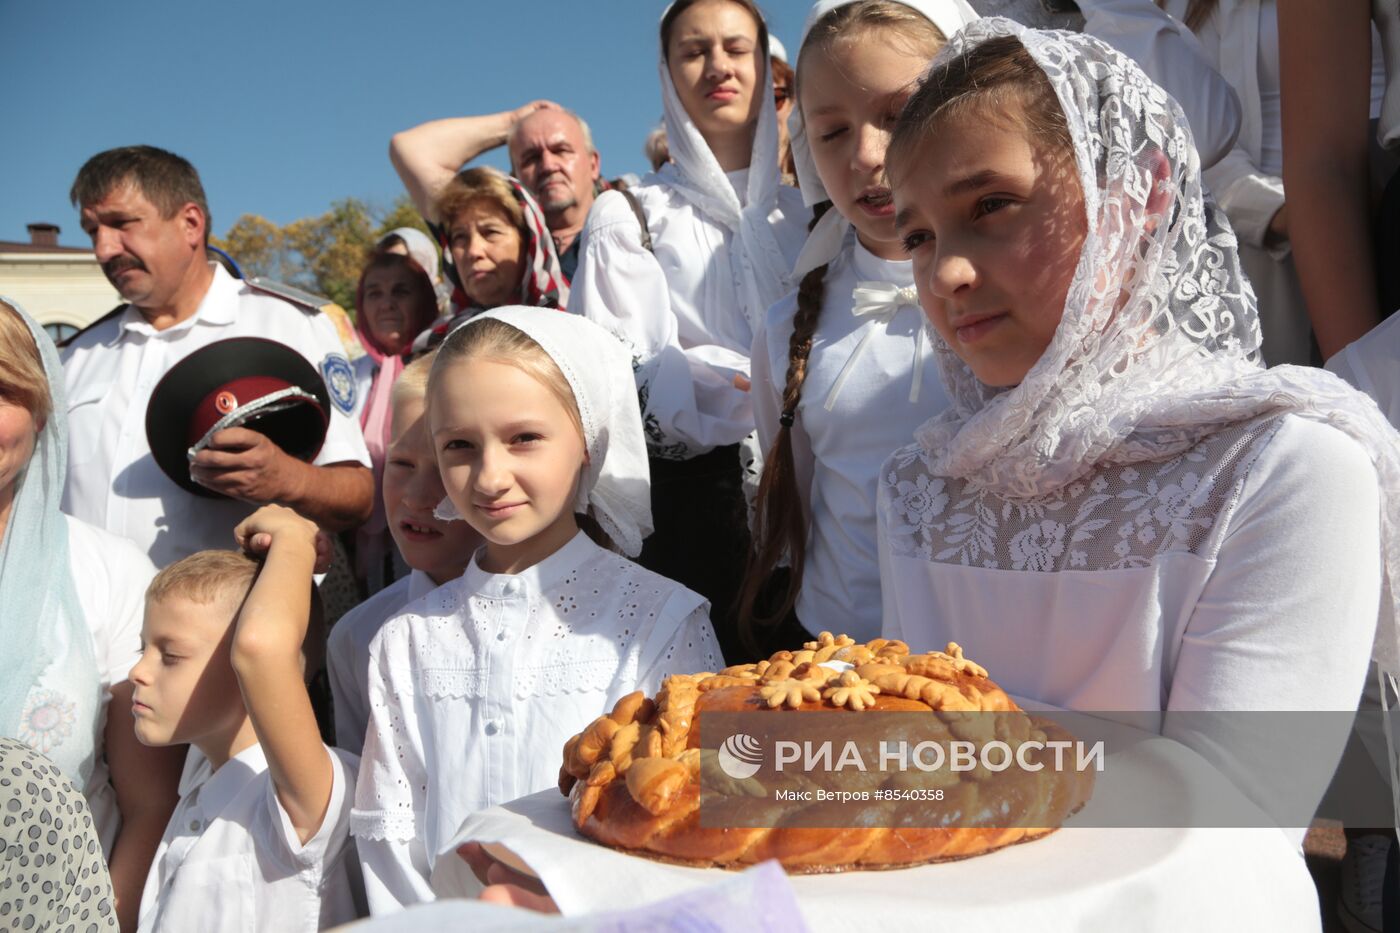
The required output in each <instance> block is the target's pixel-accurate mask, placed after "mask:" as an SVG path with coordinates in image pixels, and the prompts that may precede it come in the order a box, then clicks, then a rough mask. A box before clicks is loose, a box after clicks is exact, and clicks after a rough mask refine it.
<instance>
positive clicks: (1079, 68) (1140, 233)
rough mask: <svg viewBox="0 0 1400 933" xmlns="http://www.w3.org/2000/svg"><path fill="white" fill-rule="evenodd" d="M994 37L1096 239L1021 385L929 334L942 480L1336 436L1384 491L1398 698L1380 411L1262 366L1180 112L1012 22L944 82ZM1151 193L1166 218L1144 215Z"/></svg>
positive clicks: (1398, 569)
mask: <svg viewBox="0 0 1400 933" xmlns="http://www.w3.org/2000/svg"><path fill="white" fill-rule="evenodd" d="M998 36H1015V37H1016V38H1017V39H1018V40H1019V41H1020V42H1021V43H1022V44H1023V45H1024V46H1025V47H1026V49H1027V51H1029V53H1030V55H1031V57H1032V58H1033V59H1034V60H1035V62H1036V63H1037V64H1038V65H1039V66H1040V67H1041V69H1042V70H1043V71H1044V72H1045V74H1046V76H1047V77H1048V78H1049V79H1050V83H1051V85H1052V86H1053V87H1054V89H1055V93H1056V96H1057V98H1058V100H1059V103H1060V107H1061V109H1062V110H1063V111H1064V113H1065V116H1066V118H1067V122H1068V125H1069V132H1070V137H1071V140H1072V142H1073V145H1074V155H1075V165H1076V167H1077V169H1078V174H1079V180H1080V185H1081V187H1082V188H1083V190H1084V209H1085V212H1086V214H1087V220H1088V235H1087V237H1086V239H1085V241H1084V247H1083V250H1082V252H1081V254H1080V256H1079V260H1078V265H1077V268H1076V270H1075V274H1074V278H1073V281H1072V282H1071V283H1070V286H1069V292H1068V295H1067V297H1066V299H1065V308H1064V314H1063V317H1062V318H1061V321H1060V324H1059V327H1058V328H1057V330H1056V331H1055V335H1054V337H1053V338H1052V340H1051V342H1050V345H1049V346H1048V347H1047V348H1046V350H1045V352H1044V353H1043V354H1042V355H1041V357H1040V359H1039V360H1038V361H1037V362H1036V363H1035V365H1034V366H1032V367H1031V369H1030V371H1029V372H1028V373H1027V374H1026V376H1025V377H1024V378H1023V379H1022V380H1021V383H1020V384H1019V385H1017V386H1015V387H1012V388H996V387H991V386H987V385H985V384H983V383H982V382H980V381H979V380H978V379H977V377H976V376H975V375H974V374H973V372H972V370H971V369H970V368H969V367H968V366H967V364H965V363H964V362H963V361H962V360H961V359H959V358H958V356H957V355H956V354H955V353H954V352H953V350H952V349H951V348H950V347H949V346H948V344H947V343H946V342H944V341H943V340H942V339H941V338H940V337H938V336H937V335H936V334H935V335H934V338H933V343H934V347H935V352H936V353H937V355H938V362H939V368H940V370H941V372H942V376H943V381H944V384H945V385H946V387H947V390H948V397H949V398H950V399H951V400H952V405H951V406H950V407H949V408H948V410H946V411H945V412H943V413H942V414H940V415H938V416H936V417H934V418H932V419H930V420H929V421H928V422H926V423H925V424H924V425H923V426H922V427H921V428H920V429H919V431H918V433H917V437H918V441H919V443H920V445H921V446H922V447H923V448H924V449H925V450H926V451H927V452H928V454H929V463H930V467H931V469H932V470H933V471H934V472H936V473H940V474H944V475H949V476H954V477H960V478H967V479H971V480H973V481H975V482H977V483H978V484H981V485H983V486H985V487H987V488H989V489H991V490H992V491H994V492H997V493H999V494H1001V495H1004V496H1009V497H1018V498H1027V497H1034V496H1040V495H1045V494H1049V493H1053V492H1055V491H1056V490H1058V489H1060V488H1061V487H1063V486H1065V485H1067V484H1068V483H1070V482H1072V481H1074V480H1076V479H1078V478H1079V477H1081V476H1083V475H1085V474H1086V473H1087V472H1089V471H1090V470H1091V469H1093V468H1094V467H1096V466H1099V465H1108V464H1129V463H1137V462H1141V461H1155V460H1163V459H1166V458H1168V457H1171V456H1173V455H1175V454H1177V453H1180V452H1182V451H1184V450H1186V449H1187V448H1189V447H1192V446H1194V445H1195V444H1196V443H1198V442H1199V441H1200V440H1201V439H1203V438H1204V437H1206V436H1208V435H1210V434H1212V433H1214V432H1216V431H1219V430H1221V429H1223V428H1225V427H1227V426H1229V425H1232V424H1236V423H1238V422H1242V421H1246V420H1248V419H1251V418H1255V417H1258V416H1261V415H1266V414H1271V413H1277V414H1294V415H1297V416H1299V417H1302V418H1307V419H1309V420H1312V421H1319V422H1322V423H1324V424H1329V425H1331V426H1332V427H1334V428H1336V429H1337V430H1339V431H1341V432H1343V433H1344V434H1346V435H1347V436H1348V437H1350V438H1352V439H1353V440H1355V441H1356V442H1357V443H1358V444H1360V445H1361V447H1362V448H1363V449H1365V450H1366V452H1367V454H1368V455H1369V456H1370V458H1371V461H1372V463H1373V464H1374V466H1375V468H1376V473H1377V475H1378V478H1379V485H1380V493H1381V516H1380V517H1381V545H1382V551H1383V554H1382V557H1383V564H1384V567H1385V572H1386V578H1387V583H1388V584H1389V585H1388V586H1387V588H1386V593H1387V595H1386V597H1385V598H1384V599H1383V600H1382V606H1381V619H1380V623H1379V625H1378V628H1377V632H1376V641H1375V648H1374V653H1373V656H1374V658H1375V660H1376V661H1377V662H1378V663H1379V665H1380V666H1381V668H1382V669H1383V670H1384V671H1386V672H1387V674H1388V675H1389V676H1390V678H1391V681H1392V683H1394V675H1395V673H1396V671H1397V670H1400V628H1397V624H1396V623H1397V617H1398V616H1400V605H1397V602H1396V596H1400V589H1397V587H1396V586H1395V584H1396V583H1397V582H1400V436H1398V435H1397V434H1396V432H1395V430H1394V429H1393V428H1392V427H1391V425H1390V423H1389V422H1388V421H1387V420H1386V419H1385V417H1384V416H1383V415H1382V414H1381V412H1380V409H1378V408H1377V407H1376V405H1375V403H1374V402H1373V401H1372V400H1371V399H1370V398H1368V397H1367V396H1365V395H1363V394H1361V393H1360V392H1357V391H1356V390H1354V389H1352V388H1351V387H1350V386H1348V385H1347V384H1346V383H1344V382H1343V381H1342V380H1340V379H1338V378H1336V377H1335V376H1333V375H1332V374H1331V373H1327V372H1324V371H1322V370H1320V369H1312V368H1309V367H1300V366H1276V367H1274V368H1273V369H1265V368H1264V367H1263V365H1262V364H1261V362H1260V359H1259V339H1260V334H1259V314H1258V309H1257V305H1256V301H1255V297H1254V292H1253V290H1252V289H1251V288H1250V286H1249V283H1248V281H1247V280H1246V279H1245V277H1244V275H1243V274H1242V273H1241V272H1240V264H1239V255H1238V250H1237V243H1236V240H1235V235H1234V233H1233V232H1232V231H1231V230H1230V226H1229V223H1228V222H1227V221H1226V220H1225V215H1224V212H1222V211H1221V210H1220V209H1219V208H1218V207H1217V206H1216V205H1215V204H1214V203H1213V202H1212V201H1209V200H1207V199H1206V197H1205V194H1204V192H1203V190H1202V187H1201V172H1200V162H1199V158H1198V156H1197V153H1196V146H1195V143H1194V141H1193V139H1192V137H1191V132H1190V130H1189V128H1188V126H1187V122H1186V118H1185V116H1184V114H1183V113H1182V110H1181V107H1180V106H1179V105H1178V104H1177V103H1176V101H1175V100H1173V99H1172V98H1171V97H1170V96H1169V95H1168V94H1167V93H1166V92H1165V91H1163V90H1162V89H1161V88H1160V87H1158V86H1157V85H1156V84H1154V83H1153V82H1152V81H1151V80H1150V79H1149V78H1148V77H1147V76H1146V75H1145V74H1144V73H1143V72H1142V70H1141V69H1140V68H1138V66H1137V65H1136V64H1134V63H1133V62H1132V61H1131V60H1129V59H1128V58H1127V57H1125V56H1123V55H1122V54H1120V53H1119V52H1117V51H1115V50H1114V49H1113V48H1111V47H1110V46H1108V45H1106V44H1105V43H1103V42H1101V41H1099V40H1098V39H1095V38H1092V37H1090V36H1085V35H1080V34H1075V33H1068V32H1038V31H1035V30H1028V29H1026V28H1024V27H1022V26H1020V25H1018V24H1016V23H1014V22H1011V21H1010V20H1006V19H983V20H980V21H979V22H977V23H974V24H972V25H970V26H968V27H967V28H966V29H965V30H963V32H962V33H961V34H960V35H959V36H958V37H957V38H955V39H954V40H953V41H952V42H951V43H950V44H949V45H948V47H947V48H945V49H944V50H943V52H942V53H940V55H939V56H938V58H937V59H935V61H934V65H933V67H935V68H937V67H938V66H939V65H941V64H942V63H943V62H946V61H948V60H950V59H952V58H953V57H954V56H958V55H962V54H964V52H966V51H968V50H970V49H973V48H975V47H976V46H978V45H980V44H981V43H983V42H985V41H987V40H988V39H991V38H994V37H998ZM1158 153H1160V155H1158ZM1163 160H1165V163H1166V172H1165V177H1159V176H1161V175H1162V170H1161V165H1162V162H1163ZM1154 188H1156V190H1157V191H1158V192H1160V193H1162V194H1164V195H1166V203H1165V205H1162V204H1161V201H1160V200H1158V201H1156V202H1155V203H1153V204H1151V206H1149V200H1150V199H1151V194H1152V192H1153V190H1154ZM1159 205H1160V206H1159Z"/></svg>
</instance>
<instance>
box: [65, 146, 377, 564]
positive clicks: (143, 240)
mask: <svg viewBox="0 0 1400 933" xmlns="http://www.w3.org/2000/svg"><path fill="white" fill-rule="evenodd" d="M72 199H73V203H74V205H75V206H77V207H78V208H79V209H80V211H81V215H82V225H83V229H84V230H85V231H87V233H88V235H89V236H90V237H91V238H92V243H93V249H94V251H95V253H96V255H97V260H98V262H100V263H101V264H102V270H103V272H104V273H105V274H106V275H107V278H108V280H109V281H111V283H112V284H113V285H114V286H115V287H116V289H117V291H119V292H120V293H121V295H122V297H123V298H125V299H126V301H127V304H124V305H122V306H121V307H119V308H117V309H116V310H115V311H113V312H112V313H111V314H109V315H107V316H106V317H105V318H103V319H101V320H99V321H98V322H97V323H96V324H94V325H92V326H91V327H89V328H87V329H86V330H84V331H83V332H82V333H80V334H78V335H77V336H76V337H75V338H74V339H73V341H72V342H71V343H70V344H69V346H68V348H67V350H66V351H65V354H64V360H63V362H64V375H65V379H66V382H67V390H68V415H69V435H70V449H69V457H68V478H67V485H66V488H65V490H64V496H63V509H64V511H65V512H68V513H69V514H71V515H73V516H75V517H77V518H81V519H83V520H84V521H87V522H89V523H90V524H93V525H96V526H98V527H99V528H105V529H107V530H108V531H111V532H114V533H116V534H119V535H121V536H123V537H127V538H130V539H132V540H133V541H135V542H136V543H137V544H138V545H139V546H140V547H141V548H142V549H143V550H145V551H146V552H147V553H148V554H149V555H150V557H151V559H152V560H153V561H154V562H155V564H156V565H157V566H158V567H161V566H165V565H167V564H170V563H172V562H173V561H175V560H177V559H179V558H181V557H184V556H187V555H189V554H192V553H194V552H195V551H199V550H202V549H205V548H210V547H227V546H228V538H229V533H230V531H231V529H232V528H233V526H234V525H236V524H237V523H238V522H239V521H241V520H242V519H244V518H246V517H247V516H248V515H249V514H250V513H251V512H252V511H253V509H254V507H256V506H258V505H263V504H266V503H270V502H277V503H281V504H283V505H287V506H289V507H291V508H293V509H295V510H296V511H297V512H298V513H300V514H301V515H303V516H305V517H306V518H309V519H311V520H313V521H315V522H317V523H318V524H320V525H321V526H322V527H324V528H327V529H329V530H332V531H342V530H346V529H349V528H353V527H355V526H357V525H359V524H360V523H361V522H363V521H364V520H365V519H366V518H367V517H368V516H369V513H370V503H371V496H372V494H373V488H374V479H373V476H372V474H371V473H370V470H369V454H368V452H367V451H366V449H365V444H364V438H363V437H362V436H361V434H360V428H359V425H358V423H357V422H356V421H355V420H354V419H353V418H352V417H351V413H352V411H353V409H354V405H355V381H354V376H353V372H352V370H351V368H350V364H349V362H348V361H347V360H346V359H345V357H344V354H343V351H342V349H341V346H340V343H339V341H338V339H337V337H336V335H335V330H334V327H333V326H332V325H331V323H330V322H329V321H328V320H327V319H326V318H325V317H324V316H323V315H321V314H320V313H318V312H316V311H315V310H314V309H310V308H303V307H299V306H295V305H291V304H289V303H288V302H286V301H285V300H283V299H281V298H279V297H275V296H273V295H270V294H268V293H266V292H262V291H259V290H258V289H255V288H253V287H252V286H249V285H248V284H246V283H244V282H241V281H239V280H237V279H234V278H233V277H231V276H230V275H229V274H228V273H227V272H226V271H224V269H223V268H222V267H221V266H218V265H217V264H212V263H209V262H208V261H207V260H206V258H205V244H206V241H207V239H208V229H209V211H208V208H207V206H206V201H205V197H204V189H203V186H202V185H201V184H200V181H199V175H198V174H197V173H196V172H195V170H194V167H193V166H191V165H190V164H189V163H188V162H187V161H185V160H184V159H182V158H180V157H179V156H177V155H174V154H173V153H169V152H165V151H163V150H161V149H156V148H153V147H150V146H132V147H127V148H123V149H112V150H108V151H106V152H102V153H99V154H97V155H95V156H93V157H92V158H91V159H89V160H88V162H87V163H86V164H85V165H84V166H83V167H82V169H81V170H80V171H79V172H78V177H77V180H76V181H75V182H74V184H73V190H72ZM240 336H259V337H266V338H270V339H272V340H276V341H279V342H281V343H284V344H287V345H288V346H290V347H292V348H293V349H295V350H297V351H298V352H300V353H301V354H302V355H303V356H305V357H306V358H307V360H308V361H310V362H311V363H312V365H314V366H316V367H317V369H318V370H319V371H320V373H321V375H322V376H323V377H324V378H325V380H326V387H327V390H328V392H329V395H330V398H331V401H332V403H333V404H332V406H331V408H332V412H331V423H330V426H329V429H328V431H327V434H326V441H325V445H324V446H323V447H322V448H321V452H320V454H319V455H318V456H317V458H316V460H315V463H314V464H308V463H303V462H302V461H300V460H297V459H296V458H294V457H291V456H289V455H288V454H287V453H286V452H284V451H283V450H281V449H280V448H278V447H277V446H276V445H274V444H273V443H272V442H271V441H269V440H268V439H267V437H265V436H264V435H262V434H259V433H257V432H255V431H251V430H248V429H246V428H232V429H229V430H226V431H222V432H220V433H219V434H216V435H215V437H214V439H213V443H211V444H210V445H209V449H207V450H203V451H201V452H200V453H199V454H198V455H197V456H196V457H195V458H194V459H193V460H192V461H191V464H190V475H191V477H192V478H193V479H194V480H195V481H196V482H198V483H200V484H201V485H203V486H205V487H207V488H209V489H211V490H213V491H214V492H217V493H221V494H222V495H223V496H226V497H228V498H221V499H202V498H197V497H196V496H194V495H193V494H191V493H189V492H187V491H185V490H183V489H181V488H180V487H179V486H177V485H176V484H175V483H174V482H173V481H171V480H170V479H169V477H167V476H166V475H165V474H164V473H163V472H162V471H161V470H160V468H159V467H158V466H157V465H156V463H155V461H154V459H153V458H152V457H151V453H150V449H149V445H148V443H147V440H146V431H145V419H146V408H147V405H148V403H149V402H150V398H151V393H152V390H153V389H154V388H155V386H156V384H157V383H158V382H159V381H160V379H161V377H162V376H163V375H164V374H165V372H166V371H167V370H169V369H170V367H172V366H173V365H174V364H175V363H177V362H179V361H180V360H181V359H183V358H184V357H186V356H188V355H189V354H190V353H191V352H193V351H195V350H197V349H199V348H200V347H203V346H207V345H208V344H210V343H213V342H215V341H217V340H223V339H226V338H229V337H240Z"/></svg>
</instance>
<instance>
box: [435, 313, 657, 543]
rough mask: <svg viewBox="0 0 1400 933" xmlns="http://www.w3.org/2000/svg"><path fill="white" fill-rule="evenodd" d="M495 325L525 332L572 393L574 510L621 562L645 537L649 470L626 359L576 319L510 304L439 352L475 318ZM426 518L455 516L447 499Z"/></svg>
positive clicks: (610, 339) (593, 327)
mask: <svg viewBox="0 0 1400 933" xmlns="http://www.w3.org/2000/svg"><path fill="white" fill-rule="evenodd" d="M488 320H495V321H500V322H501V323H503V324H508V325H510V326H511V327H514V328H515V329H516V330H518V331H520V332H521V333H523V334H525V335H526V336H527V337H529V338H530V339H531V340H533V341H535V343H537V344H539V345H540V348H541V349H543V350H544V352H545V353H547V354H548V355H549V358H550V359H551V360H553V361H554V364H555V365H556V366H558V367H559V371H560V372H562V373H563V374H564V379H565V380H566V381H567V382H568V383H569V388H570V389H571V390H572V391H573V395H574V401H575V402H576V403H577V404H578V411H579V415H580V420H582V421H583V439H584V446H585V448H586V449H587V451H588V464H587V465H586V466H585V467H584V470H583V476H582V478H581V479H580V480H579V485H578V498H577V499H576V500H575V502H574V511H575V512H577V513H581V514H585V515H589V516H591V517H592V518H593V520H594V521H596V522H597V523H598V525H599V526H600V527H601V528H602V529H603V531H605V532H606V533H607V535H608V537H609V538H611V539H612V540H613V543H614V544H616V545H617V546H618V547H619V548H621V550H622V553H624V554H626V555H627V556H628V557H636V556H637V555H638V554H640V553H641V551H642V539H643V538H645V537H646V536H647V535H649V534H651V531H652V523H651V470H650V467H649V466H648V465H647V447H646V438H645V436H644V435H643V434H642V416H641V411H640V409H639V408H638V407H637V385H636V382H635V381H634V379H633V376H632V358H631V356H630V355H628V353H627V351H626V350H625V349H624V348H623V346H622V343H621V342H619V341H618V339H617V338H616V337H614V336H612V335H611V334H609V333H608V332H607V331H605V330H604V329H603V328H601V327H599V326H598V325H597V324H594V323H593V322H592V321H589V320H587V319H585V318H582V317H580V316H578V315H576V314H560V313H559V312H558V311H555V310H553V309H550V308H533V307H526V306H524V305H512V306H508V307H503V308H494V309H492V310H490V311H483V312H482V313H481V314H478V315H477V316H476V317H473V318H472V319H471V320H470V321H468V322H467V323H465V324H463V325H462V326H461V327H459V328H457V329H456V330H454V331H453V332H452V333H451V334H450V335H448V337H447V340H446V341H444V343H443V351H449V352H450V347H451V344H452V342H453V341H460V340H463V339H465V338H466V336H467V335H468V334H469V333H470V332H471V328H472V327H473V326H474V325H476V324H477V323H479V322H481V321H488ZM434 514H435V515H436V516H437V517H438V518H440V519H444V520H449V521H451V520H458V519H461V517H462V516H461V515H460V513H458V512H457V509H456V508H455V507H454V506H453V505H452V500H451V499H444V500H443V501H442V504H441V505H439V506H438V508H437V510H436V511H435V512H434Z"/></svg>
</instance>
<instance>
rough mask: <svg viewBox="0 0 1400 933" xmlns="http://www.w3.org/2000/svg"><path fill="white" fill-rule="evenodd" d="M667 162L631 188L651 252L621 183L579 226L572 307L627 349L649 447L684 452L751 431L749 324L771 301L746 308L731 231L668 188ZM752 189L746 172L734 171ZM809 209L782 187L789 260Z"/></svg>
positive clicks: (780, 235) (741, 189) (739, 187)
mask: <svg viewBox="0 0 1400 933" xmlns="http://www.w3.org/2000/svg"><path fill="white" fill-rule="evenodd" d="M674 171H675V169H674V168H673V167H671V166H662V167H661V170H660V171H659V172H656V173H654V174H651V175H648V176H647V177H646V178H645V179H643V182H642V184H641V185H640V186H638V187H636V188H632V189H631V193H632V194H634V195H635V196H636V198H637V201H638V204H639V205H640V206H641V209H642V212H643V213H644V214H645V215H646V219H647V229H648V231H649V232H650V234H651V240H652V251H650V252H648V251H647V250H646V249H645V248H644V247H643V246H642V240H641V225H640V224H639V223H638V220H637V216H636V214H634V213H633V211H632V208H631V206H630V205H629V204H628V203H627V201H626V199H625V198H624V197H623V196H622V195H621V194H620V193H612V192H609V193H605V194H604V195H603V196H602V197H600V198H599V199H598V200H597V201H596V202H595V203H594V205H593V209H592V210H591V211H590V212H589V214H588V223H587V224H586V225H585V227H584V231H583V234H582V236H583V243H582V246H581V247H580V254H579V265H578V270H577V271H576V272H575V273H574V278H573V280H572V281H571V282H570V284H569V289H570V290H569V310H570V311H571V312H573V313H575V314H582V315H583V316H584V317H586V318H589V319H590V320H592V321H595V322H597V323H598V324H601V325H602V326H603V327H605V328H607V329H608V330H609V331H610V332H612V333H614V334H616V335H617V336H618V337H619V338H621V339H622V340H623V341H624V342H625V343H626V344H627V345H628V347H629V348H630V349H631V351H632V357H633V366H634V368H635V369H636V370H637V386H638V389H639V391H640V392H642V393H643V395H644V399H643V404H644V410H643V426H644V427H645V429H646V432H647V446H648V448H649V449H650V450H651V452H652V454H653V455H658V456H664V457H666V458H668V459H678V460H679V459H688V458H690V457H693V456H696V455H698V454H701V453H704V452H705V451H707V450H710V449H711V448H714V447H722V446H725V445H728V444H734V443H737V442H738V441H739V440H740V439H741V438H743V437H744V436H745V435H747V434H748V433H749V432H750V431H752V430H753V411H752V407H751V405H750V404H749V398H748V394H747V393H745V392H743V391H741V390H739V389H736V388H735V387H734V384H733V377H734V376H735V375H743V376H745V377H747V376H748V374H749V353H750V350H751V349H752V347H753V336H754V333H753V332H754V328H753V325H752V324H751V323H750V322H752V321H756V320H760V319H761V318H762V315H763V314H764V312H765V311H766V309H765V308H753V307H748V306H747V303H746V300H745V298H744V292H745V290H744V289H743V288H742V285H741V283H740V282H738V281H736V280H735V278H734V276H733V275H732V274H730V271H729V270H730V262H729V246H730V240H731V239H732V235H731V234H730V233H729V231H728V230H727V229H726V228H725V227H724V226H723V225H721V224H719V223H717V222H715V221H713V220H711V219H710V218H709V217H707V216H706V215H705V214H704V213H702V212H701V211H699V210H698V209H697V208H696V207H695V206H694V205H692V204H691V203H689V202H688V201H686V200H684V199H683V198H682V197H681V196H680V195H679V194H677V193H675V192H674V191H673V190H671V188H670V186H669V184H668V182H667V179H668V178H669V177H671V173H673V172H674ZM727 175H728V178H729V180H730V182H731V183H732V184H733V185H734V187H735V190H736V191H737V192H738V194H739V199H740V202H741V203H742V202H743V201H744V200H745V197H746V192H747V185H748V171H747V170H743V171H738V172H729V173H727ZM809 216H810V214H809V212H808V211H807V209H806V208H805V207H804V206H803V205H802V195H801V194H800V193H799V192H798V191H797V189H795V188H789V187H782V188H780V189H779V191H778V206H777V208H776V209H775V210H774V211H773V213H772V215H771V216H770V218H769V222H770V224H771V225H772V228H773V232H774V234H775V236H776V238H777V241H778V245H779V246H780V247H781V249H782V250H783V253H784V255H785V256H786V258H787V260H788V264H789V267H790V266H791V264H792V263H793V262H795V261H796V259H797V254H798V252H800V251H801V249H802V244H803V242H804V241H805V240H806V237H807V220H808V218H809Z"/></svg>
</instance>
